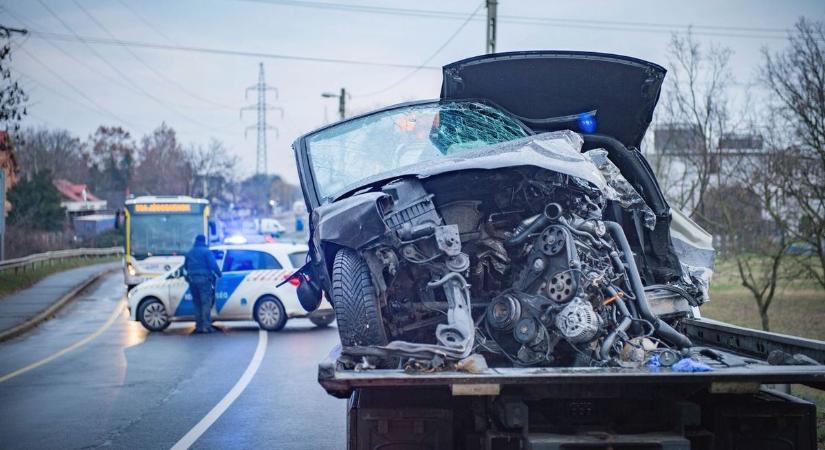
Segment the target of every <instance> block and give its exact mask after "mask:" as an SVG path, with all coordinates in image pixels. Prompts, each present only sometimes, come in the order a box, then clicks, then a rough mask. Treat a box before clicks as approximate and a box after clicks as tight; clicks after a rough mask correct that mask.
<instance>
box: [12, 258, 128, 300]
mask: <svg viewBox="0 0 825 450" xmlns="http://www.w3.org/2000/svg"><path fill="white" fill-rule="evenodd" d="M119 260H120V257H105V258H72V259H67V260H63V261H60V262H56V263H54V264H53V265H48V264H47V265H45V266H40V267H37V268H35V269H28V270H26V271H25V272H18V273H16V274H15V273H14V271H13V270H7V271H5V272H0V299H2V298H3V297H6V296H7V295H10V294H13V293H15V292H17V291H19V290H21V289H26V288H27V287H29V286H31V285H33V284H35V283H37V282H38V281H40V280H42V279H43V278H46V277H47V276H49V275H51V274H54V273H57V272H62V271H64V270H68V269H74V268H76V267H82V266H88V265H91V264H100V263H105V262H113V261H119Z"/></svg>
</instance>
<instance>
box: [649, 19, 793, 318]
mask: <svg viewBox="0 0 825 450" xmlns="http://www.w3.org/2000/svg"><path fill="white" fill-rule="evenodd" d="M731 54H732V52H731V51H730V50H729V49H727V48H724V47H718V46H713V45H711V46H709V47H708V48H707V49H705V48H703V47H702V46H701V45H700V44H698V43H697V42H695V41H694V40H693V37H692V36H691V34H690V33H688V34H687V35H686V36H678V35H674V36H673V38H672V39H671V43H670V56H671V62H670V64H671V69H670V72H671V80H670V82H669V84H668V85H667V88H666V90H665V94H664V95H665V97H664V102H663V105H664V108H663V111H662V113H661V116H660V118H659V120H660V121H664V122H665V123H666V127H665V129H666V130H667V131H668V132H667V133H660V134H659V135H656V136H655V138H656V140H657V142H656V147H657V150H659V149H665V150H667V151H665V152H661V151H657V153H659V155H657V158H658V160H656V159H655V160H654V167H657V170H658V171H659V172H658V173H659V174H660V176H662V175H663V178H664V179H665V180H664V181H665V182H664V184H665V189H666V193H668V194H669V195H670V197H671V199H672V200H673V201H674V203H675V204H676V206H677V207H680V208H681V209H683V210H685V211H686V212H687V213H689V214H690V215H691V217H693V218H694V219H695V220H696V221H697V222H699V223H700V224H701V225H703V226H705V227H706V228H708V230H709V231H710V232H711V233H713V235H714V236H715V237H716V240H717V243H718V245H717V248H718V249H720V250H722V251H723V252H724V254H726V256H727V257H729V258H731V259H732V260H733V262H734V264H735V266H736V269H737V273H738V275H739V278H740V281H741V283H742V286H744V287H745V288H746V289H747V291H748V292H749V293H750V294H751V296H752V297H753V299H754V302H755V304H756V307H757V310H758V312H759V315H760V317H761V320H762V327H763V328H764V329H765V330H768V329H769V328H770V319H769V311H770V307H771V304H772V303H773V300H774V299H775V295H776V291H777V287H778V286H779V285H780V283H782V282H783V281H784V278H783V275H784V271H785V270H786V267H785V265H783V263H784V262H785V259H786V257H787V255H788V247H789V245H790V241H789V239H788V238H787V235H786V233H784V232H783V227H782V225H781V224H782V222H781V221H782V218H783V216H781V215H779V214H772V212H773V211H779V209H780V208H781V207H783V205H785V204H786V202H785V199H786V196H785V194H784V192H783V190H782V188H781V186H780V183H779V180H780V177H779V169H780V168H781V167H782V166H783V159H782V158H781V152H780V151H779V150H778V149H774V148H764V147H763V146H762V139H761V135H760V133H759V132H758V130H760V127H758V126H756V125H755V124H756V123H757V122H758V117H756V116H755V114H753V113H751V110H750V108H749V107H748V102H747V101H746V100H745V101H743V102H740V103H744V105H743V106H742V109H741V111H740V110H739V108H736V111H738V112H737V113H735V114H734V113H733V110H734V107H733V106H732V105H733V104H734V102H733V101H732V94H731V90H732V83H733V77H732V74H731V72H730V69H729V67H730V57H731ZM747 97H748V95H747V93H746V95H745V96H744V97H743V99H746V98H747ZM660 139H672V140H673V142H667V141H665V142H662V141H660ZM738 140H742V141H744V142H746V144H743V145H740V144H741V143H739V144H736V145H733V143H734V142H738ZM751 141H752V142H753V143H754V144H756V143H757V142H758V143H759V145H753V148H748V146H749V144H747V143H748V142H751ZM757 147H758V148H757Z"/></svg>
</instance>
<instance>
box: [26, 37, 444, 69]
mask: <svg viewBox="0 0 825 450" xmlns="http://www.w3.org/2000/svg"><path fill="white" fill-rule="evenodd" d="M29 33H30V34H31V36H32V37H36V38H38V39H54V40H57V41H67V42H82V43H86V44H90V45H91V44H97V45H109V46H120V47H124V46H125V47H133V48H149V49H154V50H168V51H176V52H185V53H202V54H212V55H222V56H240V57H246V58H257V59H260V58H265V59H282V60H288V61H306V62H320V63H331V64H350V65H356V66H370V67H391V68H396V69H415V68H416V67H419V66H418V65H415V64H404V63H383V62H375V61H364V60H356V59H343V58H322V57H313V56H295V55H284V54H279V53H266V52H253V51H247V50H235V49H220V48H210V47H196V46H186V45H171V44H157V43H152V42H141V41H127V40H123V39H106V38H100V37H92V36H81V35H74V34H66V33H55V32H51V31H40V30H29ZM421 70H441V67H440V66H422V67H421Z"/></svg>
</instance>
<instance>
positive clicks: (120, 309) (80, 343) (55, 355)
mask: <svg viewBox="0 0 825 450" xmlns="http://www.w3.org/2000/svg"><path fill="white" fill-rule="evenodd" d="M125 304H126V302H125V301H123V300H121V301H119V302H117V307H115V310H114V311H112V315H111V316H109V319H108V320H107V321H106V323H104V324H103V325H102V326H101V327H100V328H98V329H97V331H95V332H94V333H92V334H90V335H88V336H86V337H85V338H83V339H81V340H79V341H77V342H75V343H74V344H72V345H70V346H68V347H66V348H64V349H63V350H60V351H58V352H55V353H52V354H51V355H49V356H47V357H45V358H43V359H41V360H40V361H37V362H34V363H32V364H29V365H28V366H26V367H23V368H21V369H17V370H15V371H14V372H11V373H7V374H5V375H3V376H2V377H0V383H2V382H4V381H7V380H10V379H12V378H14V377H16V376H18V375H23V374H24V373H26V372H28V371H30V370H32V369H36V368H38V367H40V366H42V365H43V364H47V363H50V362H52V361H54V360H55V359H57V358H59V357H61V356H63V355H65V354H66V353H69V352H71V351H74V350H77V349H79V348H80V347H83V346H84V345H86V344H88V343H89V342H91V341H92V339H94V338H96V337H98V336H100V335H101V334H102V333H103V332H104V331H106V330H108V329H109V327H111V326H112V324H114V323H115V320H117V317H118V316H119V315H120V313H122V312H123V306H124V305H125Z"/></svg>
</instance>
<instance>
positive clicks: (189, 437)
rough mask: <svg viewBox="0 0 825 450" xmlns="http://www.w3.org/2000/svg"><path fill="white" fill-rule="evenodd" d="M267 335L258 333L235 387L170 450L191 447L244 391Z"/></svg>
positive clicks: (262, 352) (261, 357) (262, 351)
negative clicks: (249, 358) (247, 362)
mask: <svg viewBox="0 0 825 450" xmlns="http://www.w3.org/2000/svg"><path fill="white" fill-rule="evenodd" d="M267 336H268V333H267V332H266V331H264V330H259V331H258V346H257V347H256V348H255V354H254V355H252V360H251V361H249V365H248V366H247V367H246V370H245V371H244V373H243V375H241V378H239V379H238V382H237V383H235V386H232V389H231V390H230V391H229V393H227V394H226V395H225V396H224V397H223V398H222V399H221V401H220V402H218V404H217V405H215V407H214V408H212V410H211V411H209V413H207V414H206V416H204V417H203V419H201V421H200V422H198V423H197V424H196V425H195V426H194V427H192V429H191V430H189V432H188V433H186V435H184V436H183V437H182V438H181V439H180V440H179V441H178V442H177V444H175V445H174V446H173V447H172V450H185V449H188V448H189V447H191V446H192V444H194V443H195V441H197V440H198V438H200V437H201V435H202V434H203V433H205V432H206V430H208V429H209V427H211V426H212V424H213V423H215V421H216V420H218V418H219V417H221V415H222V414H223V413H224V412H225V411H226V410H227V409H229V407H230V406H231V405H232V403H233V402H234V401H235V400H236V399H237V398H238V396H240V395H241V393H242V392H243V391H244V389H246V387H247V386H248V385H249V382H250V381H252V377H254V376H255V373H256V372H258V368H259V367H260V366H261V361H263V359H264V354H265V353H266V340H267Z"/></svg>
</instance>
